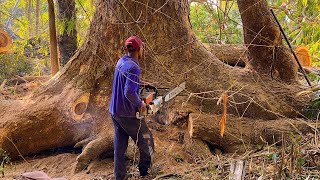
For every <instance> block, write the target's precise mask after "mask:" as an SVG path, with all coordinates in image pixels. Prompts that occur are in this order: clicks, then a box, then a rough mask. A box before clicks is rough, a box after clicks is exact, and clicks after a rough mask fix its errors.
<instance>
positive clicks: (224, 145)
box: [188, 113, 316, 152]
mask: <svg viewBox="0 0 320 180" xmlns="http://www.w3.org/2000/svg"><path fill="white" fill-rule="evenodd" d="M220 119H221V115H205V114H197V113H191V114H190V115H189V119H188V132H189V137H192V138H197V139H202V140H204V141H207V142H209V143H211V144H213V145H215V146H218V147H220V148H221V149H223V151H225V152H245V151H247V150H249V149H251V148H252V147H251V146H254V145H264V144H273V143H276V144H281V143H282V138H285V139H287V140H289V139H290V137H291V136H292V135H293V134H296V135H299V133H301V132H302V133H303V134H307V133H312V132H313V131H314V129H313V128H311V127H310V126H308V125H307V124H306V123H305V122H304V121H301V120H289V119H277V120H269V121H267V120H258V119H248V118H237V117H235V116H232V115H230V116H228V117H227V123H226V129H225V133H224V136H223V137H221V136H220ZM314 127H316V126H314Z"/></svg>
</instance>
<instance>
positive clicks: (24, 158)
mask: <svg viewBox="0 0 320 180" xmlns="http://www.w3.org/2000/svg"><path fill="white" fill-rule="evenodd" d="M5 138H6V139H8V141H10V142H11V143H12V145H13V146H14V148H15V149H16V150H17V152H18V153H19V156H20V157H21V158H22V159H23V160H24V161H25V162H26V163H29V162H28V161H27V160H26V159H25V158H24V157H23V155H22V154H21V153H20V151H19V149H18V147H17V146H16V145H15V144H14V142H13V141H12V140H11V139H10V138H8V137H7V136H5Z"/></svg>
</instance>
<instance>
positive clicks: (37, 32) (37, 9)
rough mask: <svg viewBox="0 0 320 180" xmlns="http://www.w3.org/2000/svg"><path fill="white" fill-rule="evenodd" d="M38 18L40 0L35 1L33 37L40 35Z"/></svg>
mask: <svg viewBox="0 0 320 180" xmlns="http://www.w3.org/2000/svg"><path fill="white" fill-rule="evenodd" d="M39 17H40V0H36V12H35V19H36V29H35V35H36V36H39V35H40V24H39Z"/></svg>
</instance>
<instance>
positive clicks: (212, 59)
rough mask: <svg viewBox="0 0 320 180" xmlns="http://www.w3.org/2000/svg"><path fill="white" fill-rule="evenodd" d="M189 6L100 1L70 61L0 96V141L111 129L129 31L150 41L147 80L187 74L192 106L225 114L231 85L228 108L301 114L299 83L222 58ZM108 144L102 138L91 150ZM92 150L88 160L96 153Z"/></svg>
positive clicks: (169, 81)
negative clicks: (205, 41) (198, 31)
mask: <svg viewBox="0 0 320 180" xmlns="http://www.w3.org/2000/svg"><path fill="white" fill-rule="evenodd" d="M51 2H52V1H51ZM188 5H189V4H188V1H187V0H181V1H167V0H159V1H152V2H151V1H149V0H141V1H118V0H116V1H114V0H98V1H97V3H96V12H95V14H94V17H93V20H92V22H91V26H90V28H89V32H88V37H87V39H86V41H85V42H84V44H83V45H82V47H81V48H80V49H79V51H77V52H76V53H75V55H74V56H73V57H72V58H71V59H70V61H71V62H69V63H67V65H66V66H65V67H64V68H63V69H62V70H61V71H59V72H58V73H57V74H56V75H55V76H54V77H53V78H52V79H50V80H49V81H48V82H47V83H46V84H45V85H43V86H42V87H40V88H39V89H38V90H36V91H35V92H34V93H33V94H31V95H30V96H29V97H26V98H24V99H22V100H17V101H0V109H2V111H0V116H1V117H2V118H1V119H0V147H2V148H3V149H5V150H6V151H7V152H9V153H11V155H12V157H13V156H14V155H16V156H17V155H19V153H21V154H22V155H27V154H31V153H36V152H39V151H41V150H45V149H50V148H55V147H61V146H66V145H74V144H75V143H76V142H78V141H81V140H84V139H86V138H90V137H92V136H93V137H95V138H93V139H98V138H103V137H104V136H105V135H104V134H107V135H108V134H112V133H110V129H112V128H113V127H112V121H111V118H110V115H109V113H108V110H107V107H108V105H109V97H110V94H111V85H112V75H113V73H114V67H115V64H116V63H117V61H118V59H119V57H121V56H122V55H123V54H124V51H123V40H124V39H126V38H127V37H129V36H130V35H132V34H137V35H139V36H140V37H141V38H142V39H143V40H144V42H145V43H146V48H145V49H146V54H145V56H144V58H143V59H141V60H140V61H139V63H140V66H141V67H142V68H141V69H142V80H146V81H148V82H152V84H154V85H157V86H165V87H174V86H176V85H178V84H180V83H181V82H182V81H184V80H185V78H186V75H187V89H188V92H192V94H189V95H190V98H189V101H188V102H189V104H192V106H194V108H197V109H200V110H202V111H203V112H210V113H213V114H216V113H220V111H221V108H220V107H219V106H217V105H216V102H217V100H218V99H219V97H220V95H221V93H223V92H225V91H228V93H229V98H230V99H232V100H233V101H230V104H229V106H228V112H229V113H234V114H237V115H238V114H243V116H245V117H253V118H265V119H276V118H278V117H281V116H291V117H296V116H298V115H299V111H300V110H301V109H302V108H303V107H304V105H305V103H306V102H307V101H308V99H307V98H300V99H299V98H295V97H294V96H295V94H296V92H298V91H300V87H299V85H298V84H287V83H283V82H282V81H272V80H271V79H270V78H268V77H265V76H263V75H262V76H261V75H259V74H257V73H256V72H252V71H248V70H247V69H244V70H237V71H235V70H234V68H232V67H230V66H227V65H225V64H224V63H222V62H221V61H219V60H218V59H217V58H216V56H214V55H213V54H211V53H210V52H209V51H207V50H206V48H205V47H204V46H203V45H202V43H200V42H198V41H197V39H196V37H195V35H194V33H193V32H192V29H191V25H190V22H189V8H188ZM204 91H205V92H206V93H202V92H204ZM30 107H31V108H30ZM16 109H19V111H17V110H16ZM244 125H245V124H244ZM105 131H107V132H105ZM99 132H100V134H99ZM9 139H10V140H9ZM101 143H105V144H101ZM110 143H111V142H110V141H102V142H100V143H97V144H96V145H94V147H92V151H94V148H98V146H99V147H101V146H103V147H111V145H110ZM13 144H14V145H13ZM17 149H18V150H19V153H18V151H17ZM84 152H86V149H85V150H84ZM88 154H92V153H88ZM95 155H96V154H95ZM89 156H90V155H88V156H86V157H85V159H93V158H94V157H89Z"/></svg>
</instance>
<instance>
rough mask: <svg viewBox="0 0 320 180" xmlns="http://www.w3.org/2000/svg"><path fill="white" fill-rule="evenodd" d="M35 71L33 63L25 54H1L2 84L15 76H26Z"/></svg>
mask: <svg viewBox="0 0 320 180" xmlns="http://www.w3.org/2000/svg"><path fill="white" fill-rule="evenodd" d="M32 70H33V62H32V60H31V59H30V58H28V57H26V56H24V55H23V54H18V53H13V54H0V82H2V81H3V80H4V79H10V78H12V77H14V76H15V75H20V76H22V75H26V74H29V73H31V72H32Z"/></svg>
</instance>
